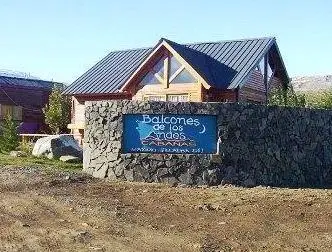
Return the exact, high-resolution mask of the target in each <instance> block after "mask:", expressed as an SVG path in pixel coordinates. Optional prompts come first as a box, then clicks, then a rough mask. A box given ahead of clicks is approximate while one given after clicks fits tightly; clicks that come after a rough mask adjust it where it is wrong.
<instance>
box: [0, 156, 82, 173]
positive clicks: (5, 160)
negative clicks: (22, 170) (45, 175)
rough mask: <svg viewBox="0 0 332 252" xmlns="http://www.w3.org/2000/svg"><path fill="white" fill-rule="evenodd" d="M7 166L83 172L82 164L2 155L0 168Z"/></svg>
mask: <svg viewBox="0 0 332 252" xmlns="http://www.w3.org/2000/svg"><path fill="white" fill-rule="evenodd" d="M5 165H12V166H18V167H32V166H33V167H36V166H37V167H39V168H44V169H52V170H54V169H55V170H64V171H79V170H82V168H83V167H82V164H81V163H77V164H74V163H64V162H62V161H59V160H54V159H48V158H37V157H33V156H28V157H11V156H9V155H6V154H1V153H0V167H1V166H5Z"/></svg>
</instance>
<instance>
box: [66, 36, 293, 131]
mask: <svg viewBox="0 0 332 252" xmlns="http://www.w3.org/2000/svg"><path fill="white" fill-rule="evenodd" d="M288 83H289V77H288V74H287V71H286V68H285V65H284V63H283V60H282V57H281V55H280V52H279V49H278V46H277V43H276V39H275V38H273V37H267V38H255V39H242V40H230V41H220V42H203V43H192V44H178V43H176V42H173V41H170V40H168V39H164V38H162V39H160V41H159V42H158V43H157V44H156V45H155V46H154V47H152V48H141V49H130V50H122V51H114V52H111V53H109V54H108V55H107V56H106V57H105V58H103V59H102V60H101V61H100V62H98V63H97V64H96V65H94V66H93V67H92V68H91V69H89V70H88V71H87V72H86V73H84V74H83V75H82V76H81V77H79V78H78V79H77V80H75V81H74V82H73V83H72V84H71V85H70V86H68V87H67V88H66V89H65V91H64V93H65V94H67V95H71V96H72V123H71V124H70V125H68V128H70V129H71V130H72V131H73V132H77V131H81V132H82V130H83V129H84V110H85V109H84V103H85V101H92V100H105V99H108V100H109V99H132V100H154V101H169V102H187V101H190V102H251V103H266V102H267V97H268V93H269V91H270V90H271V89H272V87H275V86H280V87H281V86H283V87H286V86H287V85H288Z"/></svg>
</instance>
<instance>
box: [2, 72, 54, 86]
mask: <svg viewBox="0 0 332 252" xmlns="http://www.w3.org/2000/svg"><path fill="white" fill-rule="evenodd" d="M55 84H59V83H54V82H51V81H44V80H36V79H26V78H18V77H9V76H2V75H0V86H7V87H8V86H10V87H24V88H38V89H46V90H52V88H53V86H54V85H55Z"/></svg>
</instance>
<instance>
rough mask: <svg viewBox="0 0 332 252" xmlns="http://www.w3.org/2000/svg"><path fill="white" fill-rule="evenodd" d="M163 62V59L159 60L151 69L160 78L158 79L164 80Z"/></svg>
mask: <svg viewBox="0 0 332 252" xmlns="http://www.w3.org/2000/svg"><path fill="white" fill-rule="evenodd" d="M164 60H165V57H163V58H161V59H160V60H159V61H158V62H157V64H156V65H155V66H154V67H153V70H154V71H155V72H156V73H157V74H158V75H159V76H160V78H162V79H164Z"/></svg>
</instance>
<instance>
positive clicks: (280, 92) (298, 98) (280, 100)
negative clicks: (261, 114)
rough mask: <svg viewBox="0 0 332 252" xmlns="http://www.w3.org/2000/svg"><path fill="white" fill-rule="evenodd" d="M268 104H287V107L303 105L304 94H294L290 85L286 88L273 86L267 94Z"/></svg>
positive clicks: (304, 101)
mask: <svg viewBox="0 0 332 252" xmlns="http://www.w3.org/2000/svg"><path fill="white" fill-rule="evenodd" d="M269 104H270V105H279V106H288V107H305V106H306V96H305V95H304V94H296V93H295V91H294V89H293V87H292V86H288V87H287V88H283V87H278V88H274V89H273V90H272V91H271V92H270V95H269Z"/></svg>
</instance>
